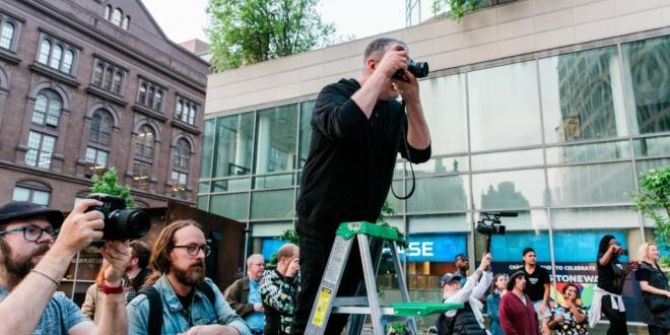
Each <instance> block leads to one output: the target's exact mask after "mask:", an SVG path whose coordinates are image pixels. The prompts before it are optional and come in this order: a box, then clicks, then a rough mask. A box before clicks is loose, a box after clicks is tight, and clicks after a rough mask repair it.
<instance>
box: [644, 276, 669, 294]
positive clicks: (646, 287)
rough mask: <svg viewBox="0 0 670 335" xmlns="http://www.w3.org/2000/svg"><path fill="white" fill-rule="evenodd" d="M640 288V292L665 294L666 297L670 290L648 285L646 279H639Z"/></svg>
mask: <svg viewBox="0 0 670 335" xmlns="http://www.w3.org/2000/svg"><path fill="white" fill-rule="evenodd" d="M640 289H641V290H642V292H647V293H651V294H657V295H662V296H666V297H668V296H670V292H668V291H666V290H661V289H659V288H655V287H653V286H651V285H649V282H648V281H646V280H641V281H640Z"/></svg>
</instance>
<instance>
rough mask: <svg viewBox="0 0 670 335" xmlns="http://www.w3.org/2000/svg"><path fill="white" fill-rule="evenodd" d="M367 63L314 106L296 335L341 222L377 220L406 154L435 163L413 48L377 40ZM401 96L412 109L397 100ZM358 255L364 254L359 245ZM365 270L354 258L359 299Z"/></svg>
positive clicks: (352, 277)
mask: <svg viewBox="0 0 670 335" xmlns="http://www.w3.org/2000/svg"><path fill="white" fill-rule="evenodd" d="M363 61H364V69H363V73H362V74H361V75H360V76H359V77H358V78H357V79H341V80H340V81H338V82H337V83H333V84H330V85H327V86H326V87H324V88H323V89H322V90H321V92H320V93H319V97H318V98H317V100H316V104H315V106H314V113H313V115H312V121H311V126H312V137H311V138H312V140H311V147H310V150H309V155H308V157H307V161H306V162H305V167H304V169H303V175H302V180H301V184H300V197H299V199H298V203H297V206H296V209H297V213H298V221H297V223H296V230H297V232H298V235H299V236H300V252H301V255H302V257H301V258H300V268H301V269H302V272H301V276H302V280H301V289H300V293H299V295H298V302H297V307H296V313H295V318H294V319H293V321H294V327H293V332H294V334H301V333H302V332H303V331H304V329H305V326H306V324H307V321H308V318H309V315H310V312H311V310H312V304H313V303H314V298H315V296H316V293H317V290H318V287H319V283H320V282H321V277H322V275H323V272H324V270H325V268H326V264H327V262H328V256H329V254H330V249H331V247H332V245H333V242H334V240H335V231H336V230H337V227H338V226H339V224H340V223H343V222H354V221H368V222H375V221H377V218H379V214H380V212H381V209H382V205H383V204H384V201H385V200H386V197H387V195H388V191H389V188H390V187H391V181H392V180H393V170H394V167H395V164H396V158H397V156H398V153H400V154H401V155H402V157H405V158H407V159H408V160H409V161H411V162H414V163H422V162H425V161H427V160H428V159H429V158H430V154H431V149H430V134H429V132H428V125H427V124H426V120H425V118H424V115H423V109H422V107H421V99H420V96H419V83H418V82H417V79H416V76H415V75H414V74H412V73H411V72H410V71H408V70H407V69H408V62H410V58H409V51H408V48H407V45H406V44H405V43H403V42H402V41H399V40H396V39H392V38H378V39H375V40H373V41H372V42H371V43H370V44H369V45H368V46H367V48H366V50H365V54H364V58H363ZM410 63H411V62H410ZM424 65H425V64H424ZM425 70H426V71H425V72H427V67H426V68H425ZM425 72H424V73H421V75H425V74H426V73H425ZM399 96H402V98H403V104H404V105H405V106H406V111H405V108H403V104H401V103H400V102H398V101H397V100H396V98H397V97H399ZM351 254H352V255H356V254H357V251H356V247H354V250H352V252H351ZM361 273H362V270H361V266H360V259H359V258H357V257H351V258H350V259H349V263H348V265H347V271H346V272H345V274H344V278H343V279H342V285H341V286H340V288H339V292H340V293H341V294H343V295H351V294H353V293H354V291H355V290H356V288H357V287H358V284H359V283H360V281H361V278H362V275H361ZM347 317H348V316H347V315H344V314H337V315H332V316H331V317H330V318H329V321H328V326H327V329H326V334H339V331H340V330H341V329H342V328H343V327H344V325H345V323H346V322H347Z"/></svg>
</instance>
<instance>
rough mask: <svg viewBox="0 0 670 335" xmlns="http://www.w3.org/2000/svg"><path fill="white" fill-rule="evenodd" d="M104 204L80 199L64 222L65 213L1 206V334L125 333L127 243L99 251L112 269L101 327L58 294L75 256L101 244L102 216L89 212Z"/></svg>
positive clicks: (111, 244)
mask: <svg viewBox="0 0 670 335" xmlns="http://www.w3.org/2000/svg"><path fill="white" fill-rule="evenodd" d="M102 205H103V204H102V203H101V202H99V201H97V200H93V199H86V200H82V201H80V202H79V203H77V204H76V205H75V207H74V209H73V210H72V212H71V213H70V215H69V216H68V217H67V218H66V219H65V220H63V214H62V213H61V212H59V211H57V210H54V209H49V208H45V207H42V206H39V205H35V204H32V203H29V202H18V201H14V202H10V203H7V204H5V205H4V206H2V207H0V334H50V335H63V334H69V335H79V334H126V333H127V331H128V330H127V322H126V313H125V299H124V295H123V287H122V285H121V279H122V277H123V274H124V272H125V270H126V268H127V266H128V263H129V261H130V251H129V248H128V244H127V242H120V241H115V242H106V243H105V245H104V247H103V248H101V251H100V253H101V254H102V256H103V257H104V258H105V259H106V260H107V262H109V264H110V266H109V267H108V268H107V270H106V271H105V273H104V282H103V285H102V291H103V293H104V294H103V297H102V301H101V303H100V308H101V309H102V311H101V319H100V323H99V324H98V325H96V324H95V323H93V321H91V320H90V319H88V318H87V317H85V316H84V315H83V314H82V312H81V311H80V310H79V307H77V305H76V304H75V303H74V302H73V301H72V300H70V299H68V298H67V297H66V296H65V294H64V293H63V292H56V289H57V288H58V287H59V285H60V280H61V279H62V278H63V275H64V274H65V271H66V270H67V268H68V266H69V265H70V261H71V260H72V258H73V257H74V255H75V254H76V253H77V252H78V251H79V250H81V249H83V248H85V247H87V246H88V245H90V244H91V242H93V241H100V240H101V239H102V236H103V233H102V229H103V227H104V216H103V214H102V213H100V212H99V211H90V212H87V209H88V208H89V207H92V206H102ZM59 229H60V234H58V236H57V237H56V235H57V233H56V232H57V231H58V230H59ZM54 239H55V240H54Z"/></svg>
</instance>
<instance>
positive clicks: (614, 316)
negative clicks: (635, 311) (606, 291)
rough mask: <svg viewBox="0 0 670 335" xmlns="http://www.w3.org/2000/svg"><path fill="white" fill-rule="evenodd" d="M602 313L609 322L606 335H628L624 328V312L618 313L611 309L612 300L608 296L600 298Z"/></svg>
mask: <svg viewBox="0 0 670 335" xmlns="http://www.w3.org/2000/svg"><path fill="white" fill-rule="evenodd" d="M602 312H603V314H605V316H606V317H607V319H608V320H609V321H610V327H609V328H608V329H607V335H628V328H627V327H626V312H620V311H617V310H615V309H612V300H611V298H610V296H604V297H603V298H602Z"/></svg>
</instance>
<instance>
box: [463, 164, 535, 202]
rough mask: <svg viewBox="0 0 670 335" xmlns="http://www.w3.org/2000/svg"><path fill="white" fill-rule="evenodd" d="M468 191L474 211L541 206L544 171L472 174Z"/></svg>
mask: <svg viewBox="0 0 670 335" xmlns="http://www.w3.org/2000/svg"><path fill="white" fill-rule="evenodd" d="M472 192H473V193H474V194H473V198H474V202H475V208H476V209H484V210H495V209H508V208H509V209H516V208H528V207H531V206H543V205H544V194H545V187H544V172H543V170H539V169H538V170H522V171H510V172H496V173H483V174H474V175H473V176H472Z"/></svg>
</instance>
